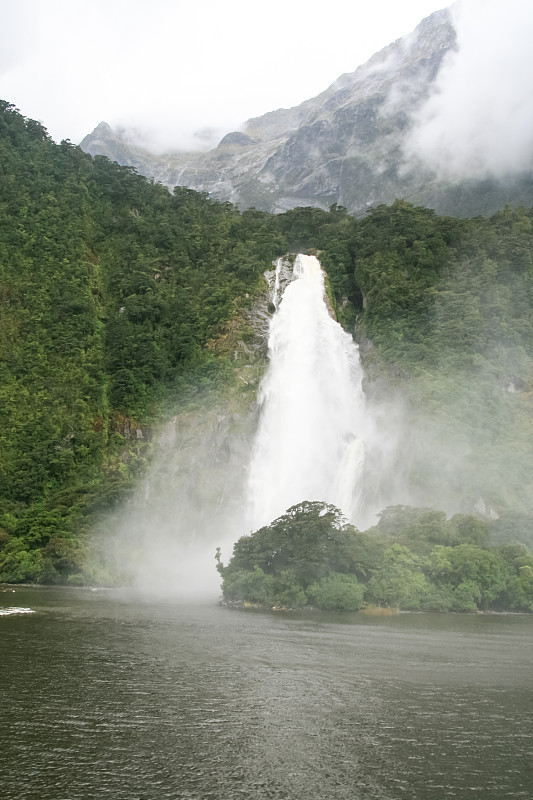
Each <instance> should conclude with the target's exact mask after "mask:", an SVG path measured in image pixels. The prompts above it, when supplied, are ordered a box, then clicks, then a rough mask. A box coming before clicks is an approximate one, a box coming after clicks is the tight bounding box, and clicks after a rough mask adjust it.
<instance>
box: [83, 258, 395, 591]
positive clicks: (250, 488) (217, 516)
mask: <svg viewBox="0 0 533 800" xmlns="http://www.w3.org/2000/svg"><path fill="white" fill-rule="evenodd" d="M270 299H271V302H272V303H273V305H274V308H275V313H274V314H273V316H272V318H271V321H270V329H269V335H268V337H269V338H268V354H269V365H268V368H267V370H266V373H265V374H264V376H263V378H262V380H261V383H260V385H259V389H258V391H257V395H256V392H255V391H254V385H253V381H251V382H250V383H249V385H248V386H245V383H246V382H245V383H242V381H241V380H240V379H241V378H242V370H243V369H244V370H246V369H249V370H252V367H251V366H250V365H245V366H244V367H242V368H238V370H237V372H238V374H237V378H236V381H235V385H234V386H233V388H231V389H229V390H226V389H221V390H220V391H219V390H218V389H214V390H213V391H212V392H211V393H209V392H208V393H207V394H205V395H203V394H201V393H200V396H199V398H198V400H197V402H196V405H195V407H194V408H191V409H186V410H184V411H181V412H179V413H178V414H177V415H176V416H175V417H174V418H173V419H172V420H170V421H169V422H168V423H167V425H166V427H165V428H164V429H163V431H162V432H161V434H160V436H159V441H158V443H157V445H156V447H157V454H156V456H155V458H154V460H153V463H152V465H151V467H150V470H149V471H148V473H147V475H146V477H145V480H144V483H143V484H142V485H141V486H140V487H139V489H138V491H137V492H136V494H135V496H134V497H132V499H131V500H130V501H129V502H128V504H127V505H126V506H123V507H121V508H119V509H117V510H116V511H115V512H114V513H113V515H112V516H110V517H108V518H107V519H106V521H105V525H104V526H103V528H102V530H101V532H100V536H98V535H97V536H96V537H95V540H96V541H97V542H98V543H99V544H97V546H96V549H98V547H100V548H101V549H100V553H96V554H95V555H93V562H94V563H97V562H98V563H99V564H100V566H98V567H96V568H94V569H93V575H94V580H95V582H96V583H98V582H101V580H104V582H105V571H106V570H108V571H110V573H111V574H112V575H113V574H115V575H119V576H120V578H119V580H120V581H121V582H124V583H126V584H128V585H133V586H135V587H137V588H138V589H140V590H141V591H143V592H148V593H150V594H154V593H155V594H158V595H161V596H173V597H178V598H179V597H183V598H195V597H204V596H211V597H212V596H216V595H217V594H218V591H219V581H220V579H219V576H218V574H217V572H216V570H215V560H214V554H215V550H216V548H217V547H221V548H222V555H223V559H224V561H225V562H226V563H227V561H228V560H229V558H230V557H231V553H232V548H233V544H234V542H235V541H237V539H239V538H240V537H241V536H243V535H246V534H249V533H251V532H252V531H254V530H257V529H258V528H259V527H261V526H263V525H268V524H270V523H271V522H272V521H273V520H274V519H276V518H277V517H279V516H280V515H282V514H283V513H284V512H285V511H286V510H287V508H290V506H292V505H294V504H296V503H299V502H302V501H304V500H309V501H323V502H327V503H331V504H333V505H335V506H337V507H338V508H339V509H340V510H341V511H342V512H343V514H344V515H345V516H346V517H347V518H348V519H349V521H350V522H352V523H354V524H355V525H356V526H357V527H358V528H361V529H364V528H366V527H369V526H370V525H372V524H374V523H375V521H376V519H377V516H376V515H377V513H378V512H379V511H380V510H381V509H382V508H384V507H385V506H386V505H392V504H394V503H398V502H408V499H407V498H408V492H406V483H405V480H404V479H403V477H402V476H403V472H402V470H401V469H400V468H399V466H398V452H399V447H398V442H399V437H398V434H397V431H398V430H400V428H401V419H400V417H401V415H400V417H399V416H398V413H397V412H398V408H397V405H396V403H395V402H394V401H391V400H390V394H389V396H388V398H387V403H386V404H383V403H382V402H381V401H376V399H375V398H373V399H372V401H371V402H369V401H368V399H367V398H366V397H365V393H364V392H363V369H362V366H361V361H360V357H359V348H358V346H357V344H355V342H354V341H353V338H352V336H351V335H350V334H348V333H346V332H345V331H344V330H343V328H342V327H341V326H340V325H339V324H338V323H337V322H336V321H335V320H334V319H333V317H332V316H331V315H330V313H329V310H328V305H327V302H326V294H325V288H324V275H323V272H322V269H321V266H320V263H319V261H318V260H317V259H316V258H315V257H314V256H305V255H299V256H297V258H296V260H295V262H294V265H292V264H291V263H290V261H289V260H288V259H279V260H278V262H277V268H276V271H275V273H272V280H271V297H270ZM242 380H244V378H242ZM243 390H245V391H243ZM102 564H103V565H104V566H103V569H104V572H103V573H102V572H101V571H100V575H101V576H103V577H99V569H100V567H101V565H102ZM90 571H91V568H89V572H90Z"/></svg>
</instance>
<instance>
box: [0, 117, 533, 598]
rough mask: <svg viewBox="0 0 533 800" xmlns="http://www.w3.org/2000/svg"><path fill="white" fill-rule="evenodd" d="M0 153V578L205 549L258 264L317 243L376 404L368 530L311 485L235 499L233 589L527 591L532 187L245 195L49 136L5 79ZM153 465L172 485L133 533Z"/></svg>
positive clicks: (78, 576)
mask: <svg viewBox="0 0 533 800" xmlns="http://www.w3.org/2000/svg"><path fill="white" fill-rule="evenodd" d="M0 156H1V180H0V209H1V214H0V234H1V238H0V581H3V582H10V583H28V582H34V583H40V584H70V585H88V584H91V585H108V586H109V585H123V584H124V583H125V582H127V581H128V580H129V576H131V574H132V572H131V570H130V572H129V573H128V570H127V569H126V568H125V565H126V563H127V564H128V568H129V567H131V564H134V566H135V569H136V570H137V572H136V574H137V575H138V574H139V572H140V571H141V570H142V569H145V570H147V569H148V565H149V563H152V562H153V563H154V564H158V565H159V567H161V568H162V566H163V565H164V562H165V561H167V562H168V561H169V558H170V557H169V553H171V552H172V553H173V554H174V552H175V551H174V550H172V542H173V540H174V541H175V540H176V539H177V538H181V541H183V542H184V544H185V545H187V544H188V542H189V541H192V540H193V539H194V540H195V541H198V540H199V539H200V538H201V537H202V536H206V537H207V539H206V541H207V544H208V545H209V548H208V549H209V553H210V556H209V559H208V561H210V563H209V564H208V565H207V566H206V569H211V570H212V572H213V573H214V566H213V563H212V554H213V552H214V550H215V547H216V546H217V544H223V541H222V539H221V537H220V534H219V527H220V524H221V517H222V513H221V510H220V509H221V508H222V507H223V506H224V504H226V506H227V504H228V502H229V501H230V500H231V502H232V503H233V506H232V507H231V508H237V509H238V508H239V506H241V505H242V504H243V503H242V502H241V499H239V498H240V495H239V494H238V493H239V492H241V493H242V492H243V479H242V475H243V474H244V473H245V470H246V460H245V458H246V456H247V455H249V453H250V452H251V450H252V445H253V435H254V431H255V430H256V429H257V423H258V415H259V411H258V410H257V402H256V398H257V393H258V388H259V387H260V385H261V380H262V377H263V375H264V373H265V371H266V369H267V364H268V359H267V352H266V351H267V339H268V329H269V324H270V321H271V320H272V317H273V314H274V312H275V305H276V304H275V303H273V302H272V295H271V293H269V287H268V286H267V281H266V279H265V273H269V271H270V274H271V275H272V274H273V270H272V264H273V261H275V260H276V259H277V258H279V257H281V256H283V254H291V253H292V254H295V253H316V254H317V255H318V256H319V259H320V264H321V265H322V268H323V269H324V271H325V272H326V273H327V280H326V292H327V297H328V306H329V311H330V314H331V315H332V316H334V317H335V318H336V320H337V322H338V323H339V325H338V327H339V328H340V326H342V328H343V329H344V331H343V333H342V335H343V336H345V337H346V339H347V340H348V339H349V340H350V343H351V344H350V346H354V344H353V342H354V338H355V340H356V341H357V342H358V344H359V350H358V352H359V351H360V354H361V361H362V365H363V368H364V379H363V381H362V386H363V389H364V393H365V403H367V405H368V406H369V407H372V408H373V409H374V410H375V416H374V420H373V426H374V434H373V437H374V438H373V439H372V440H371V441H370V443H369V445H368V447H367V461H366V465H365V469H367V470H368V472H369V475H370V477H368V476H367V482H366V484H365V486H366V488H365V492H366V494H367V496H368V498H370V500H369V501H368V502H369V503H370V504H372V503H373V504H374V506H375V509H374V511H375V513H374V515H373V517H372V519H371V522H370V523H369V524H368V526H366V529H365V530H364V531H363V530H357V529H356V527H354V525H353V524H350V522H348V521H347V520H346V519H345V518H344V517H343V513H344V514H347V513H348V512H347V511H346V509H345V508H344V507H343V509H342V513H341V511H340V510H339V509H338V508H337V506H338V505H341V504H340V503H335V504H331V503H329V502H323V500H324V498H323V497H318V496H316V495H315V496H308V495H307V494H304V493H303V494H302V495H301V496H300V497H299V498H298V502H297V504H296V505H294V501H292V503H290V504H289V503H284V504H283V505H282V506H281V509H279V510H278V511H277V512H276V513H275V514H272V515H271V516H269V517H268V524H266V525H263V526H262V527H259V524H258V525H255V526H253V527H259V529H258V530H256V531H255V532H254V533H252V534H250V535H248V536H241V534H242V532H243V526H242V525H240V527H239V526H237V525H236V526H235V529H234V530H233V531H232V533H233V539H232V541H235V540H236V539H237V540H238V541H237V543H236V544H235V549H234V553H233V557H232V558H231V560H230V561H229V563H227V564H226V565H224V564H223V563H222V561H221V558H220V555H219V556H218V570H219V573H220V576H221V579H222V592H223V596H224V599H225V601H226V602H228V603H241V604H244V603H251V604H256V605H259V606H263V607H270V608H272V607H284V608H303V607H306V606H312V607H314V608H318V609H323V610H328V611H330V610H339V611H343V610H344V611H357V610H359V609H363V608H365V607H369V606H377V607H382V608H400V609H408V610H417V609H425V610H432V611H476V610H495V611H498V610H513V611H533V556H532V553H531V547H532V544H533V536H532V531H533V393H532V389H533V318H532V315H531V308H532V305H533V210H532V209H531V208H525V207H517V208H512V207H510V206H508V207H505V208H504V209H502V210H501V211H499V212H498V213H496V214H495V215H493V216H491V217H490V218H484V217H481V216H479V217H475V218H472V219H456V218H453V217H445V216H439V215H437V214H436V213H435V212H434V211H433V210H431V209H428V208H423V207H419V206H416V205H413V204H411V203H408V202H405V201H404V200H397V201H396V202H394V203H393V204H392V205H390V206H385V205H380V206H378V207H376V208H373V209H371V210H370V211H369V213H368V214H366V215H365V216H364V217H362V218H356V217H354V216H351V215H350V214H348V212H347V211H346V209H345V208H343V207H342V206H340V205H337V204H335V205H332V206H331V207H330V208H329V210H325V209H323V208H303V207H302V208H294V209H292V210H290V211H287V212H285V213H281V214H277V215H275V214H270V213H267V212H263V211H258V210H256V209H254V208H250V209H247V210H244V211H241V210H239V209H238V208H236V207H235V206H233V205H232V204H230V203H228V202H217V201H215V200H213V199H211V198H210V197H208V196H207V195H206V194H202V193H197V192H194V191H192V190H190V189H187V188H184V187H176V188H175V189H174V191H173V192H170V191H169V190H168V189H167V188H166V187H164V186H162V185H160V184H158V183H155V182H153V181H149V180H147V179H145V178H143V177H141V176H140V175H138V174H136V172H135V170H133V169H132V168H129V167H121V166H119V165H118V164H116V163H112V162H110V161H109V160H108V159H106V158H105V157H102V156H96V157H94V158H93V157H91V156H90V155H88V154H86V153H84V152H82V150H80V149H79V148H78V147H75V146H74V145H72V144H71V143H70V142H65V141H64V142H62V143H61V144H55V143H54V142H53V141H52V140H51V138H50V137H49V135H48V134H47V132H46V130H45V128H44V127H43V126H42V125H41V124H40V123H38V122H35V121H34V120H31V119H27V118H25V117H23V116H22V115H21V114H20V112H19V111H18V110H17V109H16V108H15V107H14V106H13V105H11V104H10V103H7V102H2V103H0ZM291 258H292V261H294V256H288V260H289V261H290V260H291ZM278 299H279V298H278ZM284 302H285V301H284V300H283V302H282V305H283V303H284ZM336 324H337V323H336ZM330 383H331V382H330ZM328 388H329V390H330V391H331V392H332V393H333V399H334V400H335V396H334V395H335V387H331V385H330V386H329V387H328ZM333 407H334V406H333ZM339 413H340V412H339ZM335 414H337V411H336V410H335V411H332V412H331V415H333V416H334V415H335ZM318 427H320V426H319V425H315V429H317V428H318ZM180 431H182V439H181V440H180V443H179V446H180V447H181V450H180V451H179V454H180V458H181V459H182V460H181V462H180V463H179V464H178V465H177V466H176V464H175V463H174V466H173V467H172V469H170V470H169V471H168V475H167V474H163V475H162V474H161V473H162V470H161V469H160V470H159V472H157V470H155V465H156V464H157V463H158V458H159V457H160V452H161V450H162V449H164V448H165V447H166V448H167V449H166V450H165V453H167V457H168V458H169V456H168V452H169V448H170V447H171V446H173V445H172V442H174V441H175V439H176V437H177V438H178V439H179V436H180ZM172 437H174V438H172ZM202 437H203V438H202ZM348 438H349V437H348ZM169 442H170V444H169ZM201 451H202V452H201ZM200 455H201V456H202V457H201V458H200ZM224 458H225V459H226V460H225V461H224V460H223V459H224ZM239 459H240V460H239ZM195 470H197V471H199V470H203V472H202V473H201V474H200V473H199V474H198V475H197V477H194V476H193V477H192V478H191V479H190V481H189V482H188V483H187V479H186V476H187V475H188V474H189V473H191V474H192V473H193V472H194V471H195ZM183 476H185V477H183ZM172 481H174V482H175V483H174V484H173V483H172ZM180 481H181V484H180ZM264 485H265V486H267V485H268V483H267V482H265V483H264ZM148 486H149V491H148V488H147V487H148ZM179 486H185V487H186V491H182V492H181V494H180V491H179ZM176 487H177V488H176ZM161 488H162V489H164V490H165V491H166V492H167V497H169V496H172V497H173V498H174V499H173V500H172V503H173V504H174V505H172V506H171V508H170V511H169V512H168V513H167V514H166V517H165V518H164V520H163V522H152V523H150V524H148V523H146V525H144V524H143V525H142V526H141V527H143V534H142V536H137V538H135V536H134V535H133V534H131V535H130V528H131V529H132V528H133V525H132V524H130V523H131V520H132V519H135V518H137V519H138V520H141V522H142V521H143V519H144V518H143V508H144V507H145V506H146V504H147V503H149V502H152V503H153V507H155V505H156V501H154V499H153V498H154V496H157V491H158V490H159V489H161ZM150 498H152V499H150ZM228 498H229V499H228ZM381 498H383V502H381ZM164 502H166V500H165V501H164ZM164 502H163V501H161V502H159V504H158V505H159V506H162V505H164ZM378 503H380V504H378ZM195 504H196V507H197V508H196V510H195V512H194V513H195V514H196V516H194V515H192V516H194V525H193V524H192V523H190V522H189V520H190V519H191V514H192V512H190V507H192V506H194V505H195ZM288 506H290V507H288ZM287 507H288V510H286V511H285V513H282V514H281V516H280V512H281V510H282V509H284V508H287ZM198 508H199V509H200V510H199V511H198ZM184 509H186V510H187V509H188V510H187V514H188V515H189V516H187V514H186V513H185V511H184ZM193 510H194V509H193ZM232 513H233V512H232ZM128 514H130V516H129V518H128V519H129V520H130V522H127V524H126V523H124V519H125V518H126V517H127V515H128ZM180 514H181V516H180ZM152 516H153V514H152ZM274 517H275V519H274ZM146 519H148V515H147V516H146ZM228 519H229V520H230V521H231V514H230V513H229V512H228V513H227V514H226V518H225V524H226V528H228ZM121 525H122V528H123V529H124V530H125V531H126V532H125V533H123V534H122V538H120V539H115V532H116V530H117V529H118V528H119V527H120V526H121ZM173 525H174V528H173V527H172V526H173ZM163 526H164V527H165V536H166V538H161V536H160V530H161V529H162V527H163ZM229 527H230V528H231V526H229ZM250 527H252V526H250ZM359 527H361V528H362V527H365V526H363V525H360V526H359ZM244 530H250V528H244ZM128 536H129V538H128ZM158 537H159V538H158ZM209 537H210V538H209ZM239 537H241V538H239ZM117 542H118V544H117ZM185 549H186V547H184V550H185ZM156 552H157V554H158V559H159V560H157V559H155V558H154V559H152V562H151V561H150V559H151V557H152V556H153V555H154V553H156ZM110 553H111V554H112V558H111V557H110ZM172 558H176V559H177V560H178V561H179V559H180V558H181V556H180V555H177V556H175V555H172ZM214 576H215V578H216V573H214ZM151 577H152V579H153V580H154V582H156V583H157V582H158V581H159V580H162V578H161V576H160V574H158V571H157V569H155V568H153V572H152V576H151Z"/></svg>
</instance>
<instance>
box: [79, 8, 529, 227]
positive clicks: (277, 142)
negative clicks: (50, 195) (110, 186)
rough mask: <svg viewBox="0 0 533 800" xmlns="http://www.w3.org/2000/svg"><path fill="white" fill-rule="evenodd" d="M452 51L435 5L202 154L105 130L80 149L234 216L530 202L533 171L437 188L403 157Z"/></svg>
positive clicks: (448, 26)
mask: <svg viewBox="0 0 533 800" xmlns="http://www.w3.org/2000/svg"><path fill="white" fill-rule="evenodd" d="M456 48H457V37H456V30H455V27H454V24H453V21H452V15H451V12H450V10H449V9H443V10H441V11H437V12H435V13H433V14H431V15H430V16H428V17H426V18H425V19H423V20H422V21H421V22H420V24H419V25H418V26H417V27H416V28H415V30H414V31H413V32H412V33H410V34H408V35H407V36H404V37H402V38H400V39H398V40H396V41H395V42H393V43H391V44H389V45H387V46H386V47H385V48H383V49H382V50H381V51H379V52H378V53H376V54H374V55H373V56H372V57H371V58H370V59H369V60H368V61H367V62H366V63H365V64H362V65H360V66H359V67H357V69H356V70H355V71H354V72H351V73H345V74H343V75H341V76H339V78H337V79H336V80H335V81H334V82H333V83H332V84H331V85H330V86H329V87H327V88H326V89H325V90H324V91H323V92H321V93H319V94H318V95H317V96H316V97H314V98H310V99H308V100H305V101H304V102H303V103H300V104H299V105H298V106H294V107H293V108H289V109H284V108H280V109H277V110H274V111H269V112H267V113H266V114H264V115H262V116H260V117H254V118H251V119H249V120H248V121H247V122H245V123H244V125H243V127H242V130H241V131H232V132H229V133H228V134H226V135H225V136H224V137H223V138H222V139H221V141H220V142H219V143H218V145H217V146H216V147H215V148H213V149H211V150H208V151H206V152H199V153H166V154H162V155H155V154H152V153H150V152H149V151H148V150H146V149H143V148H142V147H139V146H137V145H135V144H134V143H133V139H132V137H131V135H130V134H129V133H128V132H127V131H123V130H122V131H121V130H117V131H113V130H112V129H111V128H110V126H108V125H107V123H100V124H99V125H98V126H97V127H96V128H95V130H94V131H93V132H92V133H91V134H89V135H88V136H86V137H85V138H84V140H83V141H82V143H81V147H82V149H83V150H85V151H86V152H88V153H90V154H91V155H105V156H107V157H108V158H110V159H111V160H116V161H118V163H119V164H122V165H127V166H133V167H134V168H135V169H136V170H137V171H138V172H139V173H141V174H142V175H144V176H145V177H148V178H150V179H153V180H155V181H157V182H161V183H163V184H164V185H166V186H167V187H169V188H170V189H172V188H173V187H174V186H176V185H179V186H186V187H188V188H191V189H195V190H197V191H202V192H207V193H208V194H209V195H210V196H211V197H213V198H215V199H218V200H222V201H230V202H232V203H234V204H236V205H238V206H239V207H240V208H250V207H255V208H258V209H259V210H263V211H269V212H273V213H283V212H284V211H287V210H289V209H291V208H295V207H298V206H315V207H319V208H323V209H327V208H329V207H330V206H331V205H341V206H344V207H346V208H347V209H348V211H349V212H350V213H352V214H355V215H361V214H363V213H365V211H366V210H367V209H368V208H370V207H373V206H376V205H379V204H381V203H391V202H393V201H394V200H395V199H397V198H404V199H406V200H408V201H410V202H413V203H415V204H417V205H424V206H427V207H431V208H434V209H435V210H436V211H437V212H438V213H441V214H453V215H457V216H473V215H477V214H485V215H490V214H492V213H494V212H495V211H497V210H498V209H499V208H501V207H502V206H503V205H505V204H506V203H509V202H510V203H511V204H513V205H520V204H525V205H531V204H532V203H533V173H531V172H526V173H523V174H520V175H518V176H515V177H510V178H506V179H499V180H496V179H493V178H484V179H479V180H478V179H469V180H467V179H448V180H443V179H441V178H439V177H438V176H437V175H436V174H435V173H434V172H433V171H431V170H430V169H429V168H427V167H423V166H422V165H421V164H416V163H414V161H413V160H407V157H406V155H405V144H406V142H407V139H408V137H409V135H410V132H411V131H412V130H413V126H414V125H415V122H414V114H415V112H416V111H417V110H418V109H420V108H421V106H422V104H423V103H424V102H425V101H426V100H427V99H428V97H429V96H430V94H431V92H432V91H433V90H434V87H435V81H436V79H437V76H438V75H439V71H440V69H441V67H442V64H443V61H444V59H445V57H446V55H447V54H448V53H450V51H452V50H454V49H456Z"/></svg>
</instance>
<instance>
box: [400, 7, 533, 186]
mask: <svg viewBox="0 0 533 800" xmlns="http://www.w3.org/2000/svg"><path fill="white" fill-rule="evenodd" d="M452 14H453V18H454V24H455V27H456V30H457V43H458V49H457V50H456V51H454V52H450V53H449V54H448V55H447V56H446V59H445V61H444V64H443V66H442V68H441V70H440V73H439V76H438V78H437V82H436V87H435V91H434V93H433V94H432V95H431V97H430V98H429V100H428V101H427V102H426V103H425V104H424V105H423V107H422V108H421V109H420V110H419V111H418V112H417V114H416V117H415V126H414V128H413V131H412V134H411V136H410V137H409V139H408V141H407V144H406V148H405V154H406V156H407V158H408V160H409V161H410V162H412V160H413V159H418V160H419V161H421V162H422V163H423V164H424V165H425V166H427V167H429V168H432V169H434V170H435V171H436V172H437V173H438V174H439V175H440V176H441V177H466V178H480V179H482V178H486V177H489V176H493V177H498V178H502V177H505V176H509V175H513V174H516V173H518V172H520V171H522V170H524V169H528V168H531V167H533V47H532V45H531V43H532V41H533V6H532V5H531V4H530V3H528V2H524V0H507V2H506V3H502V2H501V0H459V3H457V4H456V5H455V6H453V7H452Z"/></svg>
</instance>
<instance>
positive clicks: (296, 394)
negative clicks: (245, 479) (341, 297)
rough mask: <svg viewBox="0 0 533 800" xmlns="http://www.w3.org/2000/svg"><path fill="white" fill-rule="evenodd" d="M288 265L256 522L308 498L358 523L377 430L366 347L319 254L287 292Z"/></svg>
mask: <svg viewBox="0 0 533 800" xmlns="http://www.w3.org/2000/svg"><path fill="white" fill-rule="evenodd" d="M282 269H283V262H282V260H281V259H280V260H279V261H278V263H277V269H276V276H275V283H274V287H273V295H272V302H273V303H274V306H275V307H277V311H276V313H275V314H274V316H273V318H272V322H271V326H270V335H269V343H268V349H269V358H270V365H269V367H268V370H267V373H266V375H265V377H264V379H263V381H262V384H261V387H260V391H259V398H258V400H259V404H260V407H261V416H260V421H259V427H258V431H257V437H256V442H255V445H254V451H253V455H252V460H251V465H250V475H249V521H250V527H251V528H252V529H255V528H258V527H260V526H262V525H265V524H268V523H270V522H271V521H272V520H273V519H275V518H276V517H278V516H279V515H280V514H282V513H283V512H284V511H285V510H286V509H287V508H289V507H290V506H291V505H294V504H295V503H298V502H300V501H302V500H320V501H325V502H328V503H332V504H334V505H336V506H338V507H339V508H340V509H341V510H342V511H343V512H344V514H345V515H346V516H347V517H349V518H350V519H351V520H354V521H357V519H358V517H359V516H360V510H361V502H362V494H361V476H362V470H363V466H364V461H365V433H367V432H368V429H369V428H370V419H369V416H368V414H367V411H366V404H365V397H364V394H363V389H362V377H363V375H362V368H361V363H360V360H359V351H358V347H357V345H356V344H355V343H354V342H353V339H352V337H351V336H350V335H349V334H347V333H346V332H345V331H344V330H343V329H342V328H341V326H340V325H339V324H338V323H337V322H336V321H335V320H334V319H332V317H331V316H330V314H329V312H328V308H327V306H326V303H325V289H324V276H323V273H322V270H321V267H320V263H319V262H318V260H317V258H315V256H305V255H298V256H297V258H296V261H295V264H294V272H293V280H292V281H291V282H290V283H289V284H288V285H287V286H286V288H285V291H284V292H283V293H281V290H280V272H281V270H282ZM280 294H281V296H280Z"/></svg>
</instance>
